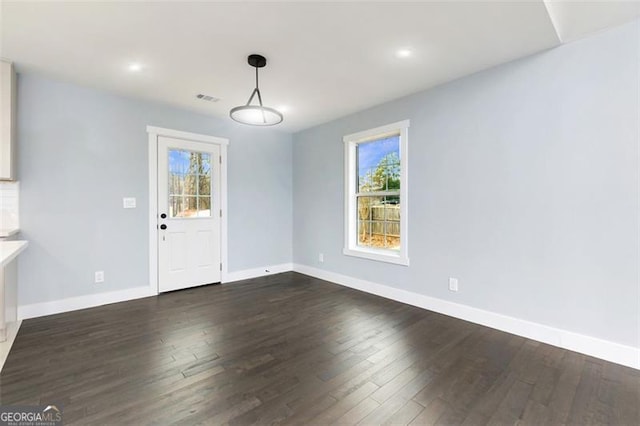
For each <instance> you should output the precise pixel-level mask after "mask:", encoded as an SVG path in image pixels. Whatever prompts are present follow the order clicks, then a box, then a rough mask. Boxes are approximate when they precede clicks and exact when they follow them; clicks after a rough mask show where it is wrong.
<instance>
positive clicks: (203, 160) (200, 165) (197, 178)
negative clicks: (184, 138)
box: [168, 149, 211, 218]
mask: <svg viewBox="0 0 640 426" xmlns="http://www.w3.org/2000/svg"><path fill="white" fill-rule="evenodd" d="M168 167H169V179H168V180H169V200H168V202H169V217H171V218H189V217H210V216H211V154H209V153H203V152H196V151H185V150H177V149H171V150H169V164H168Z"/></svg>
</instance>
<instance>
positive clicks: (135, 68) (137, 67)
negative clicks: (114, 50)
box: [127, 62, 142, 72]
mask: <svg viewBox="0 0 640 426" xmlns="http://www.w3.org/2000/svg"><path fill="white" fill-rule="evenodd" d="M127 69H128V70H129V71H131V72H140V71H142V64H141V63H139V62H132V63H130V64H129V66H128V67H127Z"/></svg>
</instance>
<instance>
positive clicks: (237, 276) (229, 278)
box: [222, 263, 293, 284]
mask: <svg viewBox="0 0 640 426" xmlns="http://www.w3.org/2000/svg"><path fill="white" fill-rule="evenodd" d="M292 270H293V263H281V264H279V265H270V266H263V267H261V268H253V269H245V270H242V271H235V272H227V274H226V276H225V277H224V279H223V280H222V283H223V284H226V283H231V282H234V281H241V280H248V279H251V278H258V277H264V276H267V275H273V274H280V273H282V272H288V271H292Z"/></svg>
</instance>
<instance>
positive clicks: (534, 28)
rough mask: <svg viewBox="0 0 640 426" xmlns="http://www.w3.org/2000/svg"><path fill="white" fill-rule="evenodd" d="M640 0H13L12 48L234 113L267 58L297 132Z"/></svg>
mask: <svg viewBox="0 0 640 426" xmlns="http://www.w3.org/2000/svg"><path fill="white" fill-rule="evenodd" d="M639 4H640V3H638V2H630V1H625V2H611V1H609V2H593V1H588V2H575V1H573V2H572V1H565V2H555V1H547V2H544V1H542V0H536V1H517V0H513V1H510V2H495V1H467V2H457V1H450V2H407V3H401V2H364V1H360V2H346V1H342V2H331V3H328V2H311V1H289V2H278V3H273V2H264V1H263V2H243V1H242V2H241V1H232V2H211V1H209V2H186V1H171V2H154V3H149V2H141V1H130V2H93V1H84V2H51V1H50V2H38V3H35V2H27V1H17V2H11V1H5V0H2V4H1V9H0V19H1V22H0V27H1V33H0V35H1V37H2V38H1V39H0V49H1V50H0V56H2V57H4V58H7V59H10V60H12V61H14V62H15V64H16V66H17V68H18V71H19V72H20V71H35V72H41V73H45V74H47V75H51V76H54V77H56V78H60V79H63V80H66V81H71V82H75V83H79V84H83V85H88V86H92V87H96V88H100V89H105V90H110V91H115V92H118V93H121V94H125V95H127V96H132V97H138V98H144V99H150V100H154V101H159V102H164V103H168V104H172V105H176V106H179V107H183V108H187V109H190V110H195V111H198V112H201V113H204V114H207V115H211V116H216V117H221V118H225V119H229V118H228V111H229V109H231V108H232V107H234V106H237V105H240V104H244V103H246V102H247V99H248V97H249V95H250V94H251V91H252V90H253V84H254V70H253V68H251V67H249V65H247V63H246V57H247V55H249V54H251V53H260V54H263V55H264V56H266V57H267V60H268V64H267V67H266V68H264V69H262V70H261V72H260V88H261V91H262V95H263V99H264V102H265V104H266V105H268V106H272V107H275V108H281V107H286V110H285V111H284V114H285V121H284V122H283V123H282V124H281V125H279V128H280V129H281V130H284V131H289V132H294V131H297V130H301V129H304V128H307V127H311V126H314V125H317V124H320V123H323V122H327V121H330V120H332V119H335V118H338V117H341V116H344V115H347V114H349V113H352V112H356V111H359V110H362V109H365V108H368V107H371V106H373V105H377V104H380V103H383V102H385V101H388V100H391V99H395V98H398V97H401V96H404V95H407V94H410V93H414V92H418V91H420V90H424V89H426V88H429V87H432V86H435V85H437V84H440V83H443V82H446V81H450V80H453V79H456V78H458V77H461V76H464V75H467V74H471V73H473V72H477V71H480V70H482V69H486V68H489V67H492V66H495V65H497V64H500V63H504V62H507V61H510V60H513V59H516V58H519V57H523V56H526V55H530V54H532V53H535V52H539V51H542V50H545V49H549V48H552V47H555V46H557V45H559V44H561V43H562V42H563V41H571V40H575V39H577V38H580V37H583V36H585V35H586V34H589V33H591V32H594V31H597V30H600V29H603V28H607V27H610V26H613V25H618V24H621V23H624V22H627V21H630V20H633V19H635V18H636V17H637V16H639V15H640V10H639ZM399 49H408V50H409V51H410V53H411V55H409V57H402V58H401V57H398V56H397V52H398V50H399ZM132 64H133V65H138V67H139V68H140V69H138V70H135V71H132V70H131V69H130V66H131V65H132ZM134 68H135V67H134ZM198 93H204V94H207V95H212V96H215V97H218V98H220V100H219V101H218V102H216V103H211V102H206V101H202V100H198V99H196V95H197V94H198ZM229 120H230V119H229Z"/></svg>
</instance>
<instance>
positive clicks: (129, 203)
mask: <svg viewBox="0 0 640 426" xmlns="http://www.w3.org/2000/svg"><path fill="white" fill-rule="evenodd" d="M122 207H124V208H125V209H135V208H136V199H135V198H134V197H125V198H123V199H122Z"/></svg>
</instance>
